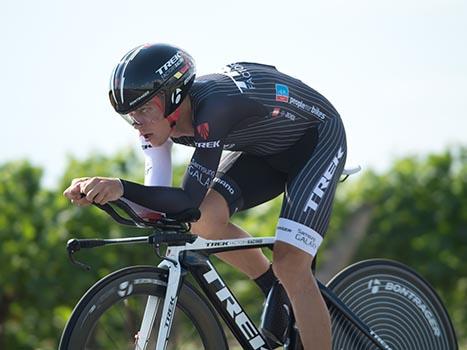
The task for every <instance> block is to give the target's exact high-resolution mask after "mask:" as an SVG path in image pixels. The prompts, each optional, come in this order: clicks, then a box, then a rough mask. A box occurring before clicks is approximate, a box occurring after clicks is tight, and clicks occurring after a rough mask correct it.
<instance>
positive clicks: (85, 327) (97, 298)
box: [59, 266, 227, 350]
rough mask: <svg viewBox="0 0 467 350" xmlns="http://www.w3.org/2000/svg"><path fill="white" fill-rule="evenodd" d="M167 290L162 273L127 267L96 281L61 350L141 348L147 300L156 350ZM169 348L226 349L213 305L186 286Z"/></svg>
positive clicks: (150, 344)
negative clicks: (152, 307) (151, 304)
mask: <svg viewBox="0 0 467 350" xmlns="http://www.w3.org/2000/svg"><path fill="white" fill-rule="evenodd" d="M166 286H167V274H166V272H165V270H163V269H157V268H154V267H150V266H140V267H129V268H125V269H122V270H119V271H117V272H114V273H113V274H110V275H109V276H107V277H105V278H103V279H102V280H100V281H99V282H97V283H96V284H95V285H94V286H93V287H92V288H91V289H89V291H88V292H87V293H86V295H85V296H84V297H83V298H82V299H81V300H80V302H79V303H78V305H77V306H76V307H75V309H74V310H73V313H72V315H71V318H70V319H69V321H68V323H67V325H66V327H65V330H64V331H63V334H62V338H61V340H60V346H59V349H60V350H83V349H86V350H94V349H95V350H103V349H112V350H114V349H116V350H118V349H133V350H134V349H140V347H138V346H137V345H135V344H136V343H137V340H138V334H139V331H140V328H141V323H142V319H143V314H144V311H145V307H146V303H147V302H148V297H151V300H152V301H155V302H156V303H157V305H158V306H157V307H156V313H155V321H154V323H153V328H152V330H151V331H150V337H149V339H148V341H147V343H146V344H147V345H146V347H145V349H155V344H156V341H157V339H156V338H157V333H158V329H159V325H160V323H161V320H160V318H161V317H160V316H161V312H162V306H163V302H164V296H165V291H166ZM166 349H169V350H171V349H180V350H183V349H187V350H188V349H209V350H218V349H227V344H226V340H225V334H224V332H223V330H222V327H221V325H220V323H219V320H218V318H217V316H216V314H215V311H214V310H213V309H212V307H211V306H210V304H209V303H207V302H206V300H205V299H204V298H203V297H202V296H201V295H200V294H199V293H198V292H197V291H196V290H195V289H194V288H193V287H192V286H190V285H189V284H187V283H184V284H183V285H182V287H181V289H180V293H179V297H178V300H177V305H176V311H175V317H174V320H173V323H172V329H171V332H170V336H169V341H168V344H167V348H166Z"/></svg>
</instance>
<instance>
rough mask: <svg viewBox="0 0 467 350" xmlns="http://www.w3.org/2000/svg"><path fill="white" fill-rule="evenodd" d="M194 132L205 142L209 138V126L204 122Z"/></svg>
mask: <svg viewBox="0 0 467 350" xmlns="http://www.w3.org/2000/svg"><path fill="white" fill-rule="evenodd" d="M196 131H197V133H198V135H199V136H201V138H203V139H204V140H207V139H208V137H209V124H208V123H207V122H206V123H203V124H200V125H198V126H197V127H196Z"/></svg>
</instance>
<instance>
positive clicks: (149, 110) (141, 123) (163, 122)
mask: <svg viewBox="0 0 467 350" xmlns="http://www.w3.org/2000/svg"><path fill="white" fill-rule="evenodd" d="M129 115H130V117H131V119H132V121H133V123H132V126H133V127H134V128H135V129H136V130H138V131H139V133H140V135H141V136H143V137H144V138H145V139H146V141H148V142H149V143H151V144H152V145H153V146H160V145H162V144H163V143H164V142H165V141H167V138H168V137H169V135H170V125H169V122H168V121H167V119H165V118H164V98H163V95H156V96H154V97H153V98H152V99H151V100H149V101H148V102H147V103H146V104H144V105H143V106H141V107H140V108H138V109H137V110H135V111H133V112H131V113H130V114H129Z"/></svg>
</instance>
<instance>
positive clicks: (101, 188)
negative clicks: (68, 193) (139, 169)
mask: <svg viewBox="0 0 467 350" xmlns="http://www.w3.org/2000/svg"><path fill="white" fill-rule="evenodd" d="M79 187H80V191H81V193H83V194H85V195H86V197H85V198H83V199H86V200H87V201H88V202H89V203H97V204H106V203H107V202H111V201H115V200H117V199H119V198H120V197H121V196H123V185H122V183H121V182H120V180H119V179H116V178H110V177H92V178H89V179H87V180H86V181H83V182H80V183H79Z"/></svg>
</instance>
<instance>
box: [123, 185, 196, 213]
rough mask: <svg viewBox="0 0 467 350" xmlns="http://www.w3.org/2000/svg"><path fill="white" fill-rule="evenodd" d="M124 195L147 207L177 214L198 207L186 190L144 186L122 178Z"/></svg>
mask: <svg viewBox="0 0 467 350" xmlns="http://www.w3.org/2000/svg"><path fill="white" fill-rule="evenodd" d="M121 181H122V185H123V197H124V198H126V199H128V200H130V201H132V202H134V203H136V204H139V205H142V206H144V207H146V208H149V209H152V210H156V211H160V212H164V213H168V214H176V213H180V212H182V211H184V210H187V209H191V208H195V207H197V203H195V201H193V199H192V198H190V196H189V195H188V193H187V192H186V191H184V190H183V189H182V188H176V187H162V186H144V185H141V184H137V183H134V182H131V181H127V180H121Z"/></svg>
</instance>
